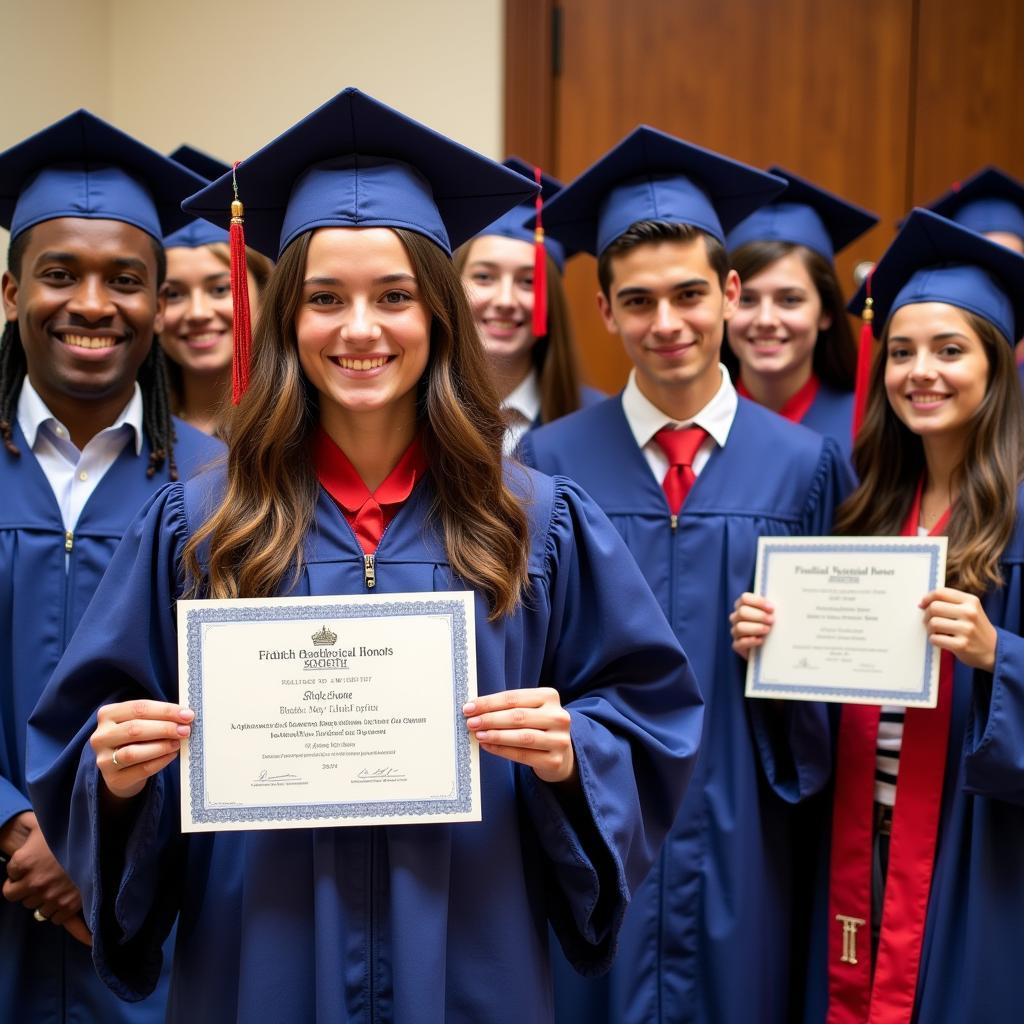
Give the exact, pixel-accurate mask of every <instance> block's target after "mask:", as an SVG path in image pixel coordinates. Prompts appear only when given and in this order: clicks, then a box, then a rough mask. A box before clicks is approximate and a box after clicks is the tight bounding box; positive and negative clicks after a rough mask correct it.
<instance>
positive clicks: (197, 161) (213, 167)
mask: <svg viewBox="0 0 1024 1024" xmlns="http://www.w3.org/2000/svg"><path fill="white" fill-rule="evenodd" d="M170 157H171V159H172V160H177V161H178V163H179V164H182V165H183V166H185V167H187V168H188V169H189V170H190V171H195V172H196V174H198V175H199V176H200V177H202V178H205V179H206V180H207V181H213V179H214V178H219V177H220V176H221V175H222V174H227V173H228V171H230V170H231V164H226V163H224V161H223V160H218V159H217V158H216V157H214V156H210V154H209V153H204V152H203V151H202V150H201V149H196V148H195V146H189V145H188V144H183V145H181V146H179V147H178V148H177V149H176V150H175V151H174V152H173V153H171V154H170Z"/></svg>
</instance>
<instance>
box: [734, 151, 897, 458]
mask: <svg viewBox="0 0 1024 1024" xmlns="http://www.w3.org/2000/svg"><path fill="white" fill-rule="evenodd" d="M772 173H773V174H777V175H778V176H779V177H781V178H783V179H785V181H786V182H787V185H786V189H785V191H784V192H783V193H782V194H781V195H780V196H779V197H778V198H777V199H775V200H774V201H773V202H772V203H769V204H768V205H767V206H765V207H762V209H760V210H758V211H757V212H755V213H754V214H752V215H751V216H750V217H748V218H746V219H745V220H743V221H741V222H740V223H739V224H738V225H737V226H736V227H735V228H733V230H732V231H731V232H730V233H729V236H728V238H727V239H726V243H727V245H728V246H729V257H730V260H731V261H732V265H733V269H734V270H736V272H737V273H738V274H739V276H740V280H741V281H742V283H743V290H742V292H741V293H740V302H739V308H738V309H737V311H736V315H735V316H734V317H733V318H732V320H731V321H730V322H729V328H728V336H729V345H728V347H727V348H726V350H725V352H724V360H725V363H726V365H727V366H728V367H729V370H730V372H731V373H732V374H733V376H734V377H735V378H736V382H737V390H738V391H739V393H740V394H741V395H743V396H744V397H745V398H750V399H753V400H754V401H755V402H758V403H759V404H761V405H765V406H767V407H768V408H769V409H772V410H773V411H774V412H777V413H779V415H780V416H783V417H785V418H786V419H788V420H791V421H793V422H795V423H803V424H804V426H807V427H810V428H811V429H812V430H816V431H818V433H821V434H828V435H830V436H831V437H833V438H835V440H837V441H838V442H839V443H840V445H841V446H842V448H843V450H844V451H845V452H847V453H849V451H850V447H851V444H852V419H853V380H854V371H855V369H856V364H857V353H856V348H855V346H854V341H853V332H852V331H851V329H850V323H849V321H848V320H847V318H846V314H845V309H844V306H845V300H844V298H843V289H842V286H841V285H840V283H839V278H838V277H837V276H836V269H835V265H834V258H835V254H836V253H837V252H839V251H840V250H841V249H843V248H845V247H846V246H847V245H849V244H850V243H852V242H853V241H855V240H856V239H857V238H859V237H860V236H861V235H862V234H864V232H866V231H867V230H869V229H870V228H871V227H872V225H874V224H875V222H876V220H877V218H876V217H875V216H874V214H871V213H868V212H867V211H866V210H862V209H861V208H860V207H859V206H856V205H854V204H853V203H850V202H847V201H846V200H843V199H840V198H839V197H838V196H835V195H833V194H832V193H831V192H827V191H825V190H824V189H821V188H819V187H818V186H816V185H812V184H811V183H810V182H808V181H805V180H804V179H803V178H800V177H798V176H797V175H795V174H793V173H791V172H789V171H785V170H783V169H782V168H780V167H773V168H772Z"/></svg>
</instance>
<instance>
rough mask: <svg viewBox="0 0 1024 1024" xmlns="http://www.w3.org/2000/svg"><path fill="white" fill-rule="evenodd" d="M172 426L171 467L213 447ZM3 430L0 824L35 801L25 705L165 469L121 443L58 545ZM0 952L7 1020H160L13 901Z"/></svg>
mask: <svg viewBox="0 0 1024 1024" xmlns="http://www.w3.org/2000/svg"><path fill="white" fill-rule="evenodd" d="M175 426H176V429H177V437H178V440H177V443H176V445H175V456H176V458H177V462H178V468H179V472H180V473H181V474H182V476H184V475H186V474H188V473H190V472H193V471H195V469H197V468H198V467H199V466H200V465H201V464H203V463H205V462H207V461H209V460H211V459H213V458H216V456H217V454H218V453H219V452H220V451H221V450H222V449H223V446H222V445H221V444H220V442H218V441H214V440H212V439H211V438H208V437H207V436H206V435H205V434H201V433H200V432H199V431H197V430H195V429H193V428H192V427H189V426H187V425H186V424H184V423H180V422H176V423H175ZM14 439H15V443H16V444H17V446H18V449H19V450H20V452H21V455H20V456H14V455H11V454H9V453H8V452H6V451H0V494H2V495H3V499H2V500H0V566H3V573H2V575H0V633H2V635H3V636H4V637H5V640H4V643H3V645H2V647H0V651H2V653H0V822H7V821H9V820H10V819H11V818H12V817H14V816H15V815H17V814H21V813H22V812H23V811H29V810H33V809H34V808H33V806H32V803H31V801H30V800H29V797H28V796H27V795H26V794H27V792H28V791H27V787H26V784H25V732H26V726H27V723H28V717H29V714H30V712H31V711H32V708H33V707H34V706H35V703H36V701H37V700H38V698H39V696H40V694H41V693H42V692H43V687H44V686H45V684H46V682H47V680H48V679H49V678H50V674H51V673H52V672H53V669H54V667H55V666H56V664H57V662H58V660H59V659H60V656H61V654H62V653H63V651H64V649H65V647H66V646H67V644H68V640H69V639H70V637H71V634H72V633H73V632H74V629H75V627H76V626H77V624H78V622H79V620H80V619H81V617H82V613H83V612H84V611H85V608H86V606H87V604H88V603H89V600H90V599H91V597H92V595H93V593H94V592H95V590H96V587H97V585H98V584H99V581H100V577H101V576H102V575H103V571H104V569H106V567H107V564H108V563H109V562H110V559H111V557H112V555H113V553H114V549H115V548H116V547H117V544H118V542H119V541H120V539H121V537H122V536H123V535H124V532H125V530H126V529H127V527H128V525H129V523H131V521H132V519H134V517H135V515H136V513H137V512H138V511H139V509H141V508H142V506H143V505H144V504H145V503H146V501H147V500H148V499H149V498H151V497H152V496H153V494H154V493H155V492H156V491H157V490H158V489H159V488H160V487H162V486H163V485H164V484H166V483H167V472H166V470H164V471H162V472H160V473H157V474H156V475H155V476H153V477H147V476H146V466H147V465H148V461H149V454H150V447H149V444H148V441H146V442H144V443H143V448H142V453H141V455H140V456H136V455H135V449H134V447H133V446H132V445H128V446H127V447H126V448H125V450H124V451H123V452H122V453H121V455H120V457H119V458H118V459H117V461H116V462H115V463H114V465H113V466H111V467H110V469H109V470H108V471H107V473H106V474H105V475H104V477H103V479H102V480H101V481H100V483H99V485H98V486H97V488H96V490H95V491H94V492H93V493H92V495H91V496H90V498H89V500H88V502H87V503H86V505H85V508H84V509H83V510H82V514H81V516H80V518H79V520H78V524H77V526H76V528H75V531H74V536H73V539H72V543H71V551H70V552H67V551H66V538H65V533H64V525H63V523H62V521H61V515H60V508H59V507H58V505H57V500H56V498H55V497H54V494H53V490H52V488H51V487H50V484H49V482H48V481H47V479H46V476H45V474H44V473H43V470H42V468H41V467H40V465H39V463H38V461H37V460H36V457H35V456H34V455H33V454H32V450H31V448H30V447H29V446H28V444H27V442H26V440H25V437H24V435H23V434H22V432H21V428H20V427H18V426H17V425H15V431H14ZM66 554H67V556H68V557H67V568H66V569H65V555H66ZM51 845H52V844H51ZM0 871H2V869H0ZM0 951H2V952H0V1016H2V1017H3V1018H4V1019H6V1020H10V1021H31V1022H32V1024H49V1022H52V1021H74V1022H81V1024H86V1022H89V1024H91V1022H93V1021H104V1022H108V1021H110V1022H115V1024H116V1022H119V1021H124V1022H128V1021H131V1022H141V1021H158V1020H162V1019H163V1006H164V1002H163V994H161V993H157V994H156V995H155V996H154V997H153V999H152V1000H149V1001H148V1002H147V1003H146V1004H145V1005H143V1006H130V1005H128V1004H127V1003H123V1002H121V1001H120V1000H118V999H115V998H114V997H113V995H112V994H111V993H110V992H109V991H108V990H107V989H106V987H105V986H104V985H103V984H102V983H101V982H100V980H99V979H98V978H97V977H96V974H95V972H94V970H93V966H92V960H91V958H90V955H89V950H88V949H87V948H86V947H85V946H83V945H81V944H80V943H79V942H77V941H76V940H75V939H72V938H71V937H70V936H69V935H68V934H67V932H66V931H65V930H64V929H63V928H56V927H54V926H53V925H49V924H40V923H38V922H37V921H35V920H34V919H33V917H32V913H31V911H29V910H26V909H25V908H24V907H23V906H22V905H21V904H20V903H18V904H14V903H8V902H7V901H6V900H0Z"/></svg>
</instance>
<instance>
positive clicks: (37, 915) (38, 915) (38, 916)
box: [32, 908, 50, 924]
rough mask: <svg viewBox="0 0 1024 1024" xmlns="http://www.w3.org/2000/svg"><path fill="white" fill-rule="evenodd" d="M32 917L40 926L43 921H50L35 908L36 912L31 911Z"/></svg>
mask: <svg viewBox="0 0 1024 1024" xmlns="http://www.w3.org/2000/svg"><path fill="white" fill-rule="evenodd" d="M32 916H33V917H34V918H35V919H36V920H37V921H38V922H39V923H40V924H43V922H44V921H49V920H50V919H49V918H48V917H47V916H46V915H45V914H44V913H43V912H42V911H41V910H39V909H38V908H37V909H36V910H33V911H32Z"/></svg>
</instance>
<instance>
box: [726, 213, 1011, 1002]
mask: <svg viewBox="0 0 1024 1024" xmlns="http://www.w3.org/2000/svg"><path fill="white" fill-rule="evenodd" d="M871 287H872V296H873V299H874V308H875V313H876V316H877V320H876V321H875V322H874V324H875V330H876V331H877V333H878V334H879V336H880V341H881V342H882V350H881V354H880V357H879V358H878V359H877V361H876V364H875V367H874V370H873V372H872V376H871V382H870V391H869V395H868V400H867V411H866V414H865V418H864V423H863V425H862V427H861V429H860V432H859V433H858V436H857V443H856V445H855V447H854V452H853V460H854V465H855V467H856V469H857V471H858V473H859V475H860V480H861V482H860V485H859V487H858V488H857V489H856V490H855V491H854V492H853V494H852V495H851V496H850V497H849V498H848V499H847V500H846V502H844V504H843V505H842V506H840V508H839V511H838V513H837V516H836V524H835V532H836V533H838V534H843V535H847V536H853V537H857V536H865V535H868V536H870V535H877V536H899V535H903V536H906V537H915V536H922V535H924V534H939V535H945V536H948V557H947V562H946V579H945V580H940V581H937V582H938V583H939V585H938V586H936V587H935V588H934V589H932V590H931V591H930V592H929V593H927V594H921V596H920V601H919V604H918V607H919V608H920V612H921V616H922V619H923V621H924V626H925V629H926V631H927V635H928V640H929V642H930V644H931V645H932V648H933V654H934V656H935V657H936V658H937V659H938V661H939V665H940V669H939V694H938V706H937V707H935V708H934V709H923V708H903V707H899V706H885V707H882V708H881V709H879V708H877V707H874V708H870V707H866V706H859V705H855V704H848V705H843V706H842V712H841V714H840V716H839V720H838V725H836V724H835V723H834V722H830V721H829V716H828V715H827V714H826V713H825V712H824V710H823V709H821V708H820V707H819V709H818V711H817V712H816V713H817V714H818V716H819V721H818V728H817V732H818V735H817V739H816V740H815V745H816V752H815V751H814V750H812V747H811V746H808V747H807V748H806V749H805V750H804V751H803V752H802V753H801V754H799V755H798V758H797V763H796V766H795V767H796V770H797V771H799V772H800V774H801V775H803V774H805V773H808V772H813V773H816V774H818V775H819V776H820V777H821V778H822V779H825V778H827V777H828V776H829V775H830V773H831V774H832V776H833V779H832V787H831V791H832V828H831V834H830V835H829V834H827V833H826V835H825V836H824V837H823V839H822V844H821V851H820V852H821V855H822V859H823V862H827V863H828V864H829V871H828V873H827V875H826V874H825V873H823V875H822V882H821V884H820V885H819V886H818V888H817V891H816V894H815V899H814V909H815V915H816V918H817V923H816V924H815V925H814V931H813V933H812V934H817V935H819V936H820V937H821V938H820V939H819V940H818V941H816V942H814V943H813V944H812V947H811V957H810V962H809V965H808V974H807V977H808V995H807V1002H806V1005H807V1016H806V1019H807V1020H824V1019H826V1017H827V1018H828V1019H829V1020H847V1019H849V1020H854V1019H861V1016H862V1013H863V1008H864V1007H866V1006H868V1005H870V1006H871V1007H872V1016H874V1015H875V1012H876V1011H877V1012H878V1014H879V1016H880V1019H892V1020H897V1019H900V1020H910V1019H913V1020H919V1021H925V1020H970V1019H977V1020H993V1021H994V1020H1010V1019H1011V1018H1013V1017H1014V1015H1015V1013H1016V1010H1015V1007H1016V1006H1017V1005H1018V1004H1019V1001H1020V993H1021V985H1020V979H1019V978H1018V977H1016V976H1015V975H1014V974H1013V972H1007V971H1006V970H1005V962H1002V963H1001V962H1000V959H1001V957H1002V956H1003V952H1002V951H1003V950H1004V949H1005V948H1006V944H1007V943H1012V942H1014V941H1016V939H1015V936H1016V935H1017V934H1018V931H1019V922H1020V919H1021V915H1022V913H1024V905H1022V894H1024V866H1022V862H1021V858H1020V849H1021V845H1022V843H1024V762H1022V759H1021V746H1020V742H1019V737H1020V731H1021V725H1022V722H1024V700H1022V694H1024V637H1022V633H1024V619H1022V607H1024V604H1022V600H1021V597H1022V593H1024V511H1022V509H1024V503H1022V499H1024V487H1022V484H1024V400H1022V398H1021V394H1020V388H1019V385H1018V381H1017V372H1016V367H1015V362H1014V355H1013V341H1014V340H1015V339H1016V338H1018V337H1020V335H1021V332H1022V331H1024V258H1022V257H1021V256H1020V255H1019V254H1017V253H1014V252H1012V251H1011V250H1009V249H1006V248H1003V247H1001V246H999V245H997V244H996V243H995V242H992V241H989V240H987V239H985V238H984V237H982V236H981V235H979V234H976V233H975V232H973V231H971V230H968V229H966V228H963V227H960V226H959V225H957V224H954V223H952V222H951V221H947V220H945V219H944V218H942V217H939V216H937V215H935V214H933V213H930V212H928V211H925V210H915V211H914V212H913V213H912V214H911V215H910V217H908V218H907V220H906V222H905V223H904V225H903V227H902V229H901V230H900V233H899V235H898V236H897V238H896V240H895V241H894V242H893V243H892V245H891V246H890V247H889V249H888V250H887V252H886V253H885V255H884V256H883V257H882V259H881V260H880V261H879V263H878V265H877V266H876V268H875V271H874V274H873V278H872V286H871ZM863 300H864V289H862V292H861V294H860V295H858V296H857V298H856V299H855V300H854V303H853V304H852V305H854V306H855V307H856V308H863ZM943 584H944V585H943ZM776 611H777V614H778V615H779V616H781V615H783V614H784V613H785V609H783V608H779V609H777V610H773V609H771V608H770V607H768V606H766V604H765V602H764V601H763V600H762V599H760V598H757V597H754V596H753V595H751V594H745V595H743V597H742V598H741V599H740V601H738V602H737V607H736V611H735V612H734V614H733V618H732V622H733V637H734V642H735V649H736V650H737V651H739V652H740V653H742V654H746V653H747V652H749V651H750V650H751V649H753V648H755V647H757V646H759V645H761V644H762V643H763V642H764V638H765V637H766V636H767V635H768V634H769V633H770V631H771V628H772V622H773V615H774V614H775V612H776ZM808 708H809V709H810V708H813V705H809V706H808ZM812 723H813V715H809V716H808V718H807V719H806V725H807V729H808V736H809V737H810V736H813V735H814V730H813V729H812V728H811V725H812ZM826 877H827V879H828V881H827V883H826V882H825V878H826ZM968 894H969V895H968ZM844 922H846V923H847V924H846V926H845V927H844ZM849 922H854V924H853V926H852V932H853V933H855V932H856V931H857V926H858V922H859V924H860V925H863V926H864V927H863V928H862V931H861V936H860V938H861V943H862V944H861V945H860V946H858V947H856V948H857V950H859V952H855V953H854V955H853V956H852V957H851V956H850V955H849V953H848V951H849V949H850V944H851V943H853V944H856V942H857V936H856V935H855V934H851V932H850V925H849ZM844 946H845V950H844ZM952 963H955V964H956V965H957V967H956V972H955V974H956V978H955V982H954V983H952V984H951V982H950V972H949V965H950V964H952Z"/></svg>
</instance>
